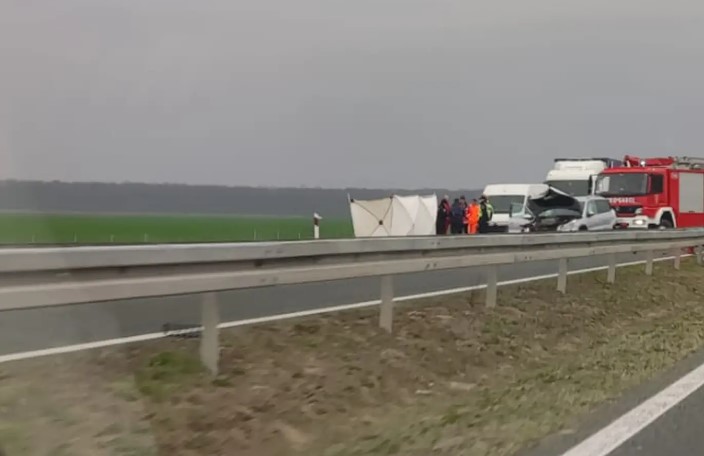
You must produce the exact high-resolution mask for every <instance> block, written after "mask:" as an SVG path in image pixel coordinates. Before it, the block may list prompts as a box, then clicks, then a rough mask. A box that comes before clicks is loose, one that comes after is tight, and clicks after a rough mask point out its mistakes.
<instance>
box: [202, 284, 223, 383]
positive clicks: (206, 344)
mask: <svg viewBox="0 0 704 456" xmlns="http://www.w3.org/2000/svg"><path fill="white" fill-rule="evenodd" d="M201 319H202V324H203V333H202V335H201V339H200V360H201V362H202V363H203V365H204V366H205V367H206V368H207V369H208V370H209V371H210V373H211V374H213V375H217V374H218V360H219V358H220V344H219V342H218V324H219V323H220V312H219V308H218V298H217V295H216V294H215V293H205V294H203V301H202V303H201Z"/></svg>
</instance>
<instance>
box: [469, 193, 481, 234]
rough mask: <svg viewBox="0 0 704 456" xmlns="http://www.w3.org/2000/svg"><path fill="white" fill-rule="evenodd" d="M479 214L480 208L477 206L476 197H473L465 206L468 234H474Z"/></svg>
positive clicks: (477, 226)
mask: <svg viewBox="0 0 704 456" xmlns="http://www.w3.org/2000/svg"><path fill="white" fill-rule="evenodd" d="M480 215H481V210H480V208H479V203H478V202H477V199H476V198H474V199H473V200H472V202H471V203H470V205H469V207H467V221H468V222H469V234H476V233H477V229H478V228H479V217H480Z"/></svg>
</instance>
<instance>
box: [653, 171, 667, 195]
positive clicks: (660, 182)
mask: <svg viewBox="0 0 704 456" xmlns="http://www.w3.org/2000/svg"><path fill="white" fill-rule="evenodd" d="M664 190H665V181H664V179H663V176H662V174H651V175H650V193H662V192H663V191H664Z"/></svg>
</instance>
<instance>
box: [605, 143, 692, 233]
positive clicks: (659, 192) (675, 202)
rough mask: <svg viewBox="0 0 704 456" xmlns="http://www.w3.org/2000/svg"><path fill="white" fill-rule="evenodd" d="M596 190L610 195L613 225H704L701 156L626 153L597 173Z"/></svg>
mask: <svg viewBox="0 0 704 456" xmlns="http://www.w3.org/2000/svg"><path fill="white" fill-rule="evenodd" d="M596 193H597V194H600V195H602V196H605V197H607V198H609V201H610V203H611V206H612V207H613V208H614V209H615V210H616V215H617V217H618V219H617V224H616V228H641V229H655V228H660V229H666V228H673V227H674V228H688V227H701V226H704V158H692V157H659V158H646V159H641V158H638V157H632V156H629V155H627V156H626V157H625V158H624V163H623V166H622V167H617V168H608V169H605V170H604V171H603V172H601V173H600V174H599V177H597V182H596Z"/></svg>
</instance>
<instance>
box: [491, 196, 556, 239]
mask: <svg viewBox="0 0 704 456" xmlns="http://www.w3.org/2000/svg"><path fill="white" fill-rule="evenodd" d="M544 187H545V185H544V184H491V185H487V186H486V187H485V188H484V195H486V197H487V198H488V199H489V202H490V203H491V205H492V206H493V207H494V215H493V217H492V218H491V221H490V222H489V230H490V231H497V232H507V231H508V221H509V218H510V212H511V205H512V204H514V205H515V204H516V203H517V204H520V205H521V206H522V207H523V206H525V205H526V202H527V199H528V196H529V195H532V194H534V193H536V192H540V191H541V190H542V189H543V188H544Z"/></svg>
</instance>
